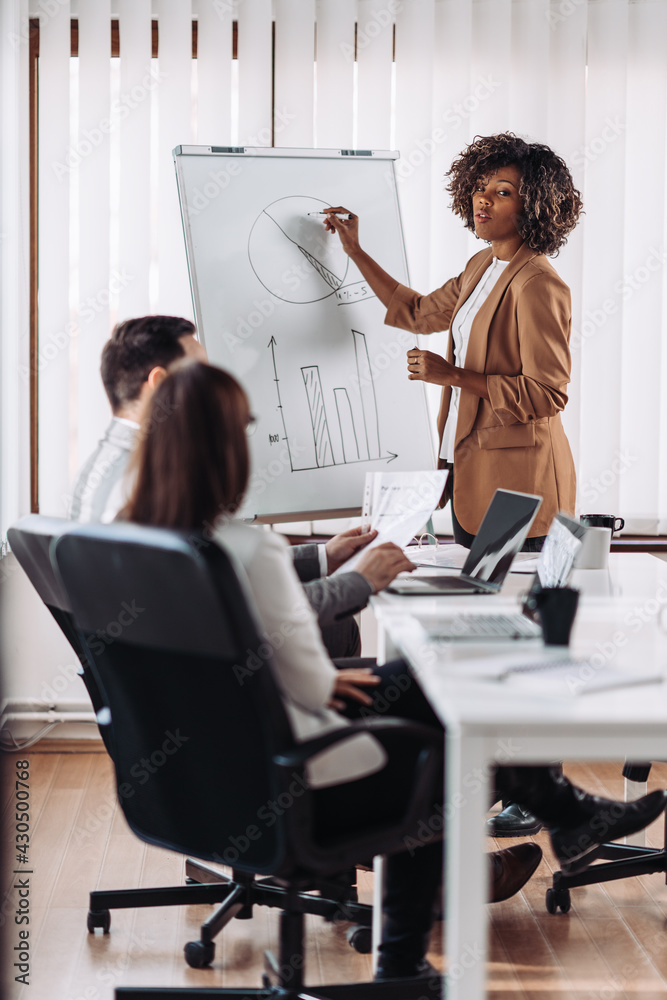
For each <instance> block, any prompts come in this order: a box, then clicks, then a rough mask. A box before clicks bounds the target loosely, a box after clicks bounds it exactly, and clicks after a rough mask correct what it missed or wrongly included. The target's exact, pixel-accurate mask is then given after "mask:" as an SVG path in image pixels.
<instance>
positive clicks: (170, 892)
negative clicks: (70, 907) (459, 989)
mask: <svg viewBox="0 0 667 1000" xmlns="http://www.w3.org/2000/svg"><path fill="white" fill-rule="evenodd" d="M74 527H76V523H75V522H73V521H69V520H66V519H64V518H58V517H46V516H43V515H41V514H28V515H27V516H25V517H23V518H21V520H20V521H17V522H16V524H14V525H12V527H11V528H10V529H9V531H8V532H7V537H8V539H9V543H10V545H11V548H12V552H13V553H14V555H15V557H16V560H17V562H18V563H19V565H20V566H21V568H22V569H23V571H24V572H25V574H26V576H27V577H28V579H29V580H30V582H31V583H32V585H33V587H34V588H35V590H36V591H37V593H38V594H39V596H40V597H41V599H42V601H43V602H44V604H45V605H46V607H47V608H48V609H49V611H50V612H51V614H52V615H53V617H54V618H55V620H56V622H57V623H58V625H59V626H60V628H61V629H62V631H63V633H64V635H65V638H66V639H67V640H68V642H69V643H70V645H71V646H72V648H73V650H74V652H75V653H76V656H77V658H78V660H79V664H80V671H79V672H80V675H81V679H82V681H83V683H84V684H85V686H86V690H87V691H88V695H89V697H90V700H91V702H92V705H93V708H94V710H95V714H96V716H98V715H99V712H100V710H102V709H104V707H105V702H104V699H103V696H102V694H101V692H100V690H99V688H98V685H97V681H96V679H95V676H94V674H93V672H92V671H91V669H90V665H89V658H90V651H89V649H88V643H87V642H86V639H85V638H84V636H83V635H82V634H81V633H80V632H78V631H77V628H76V626H75V624H74V620H73V618H72V611H71V608H70V603H69V598H68V596H67V594H66V592H65V589H64V587H63V586H62V583H61V581H60V580H59V579H58V577H57V575H56V573H55V571H54V568H53V565H52V563H51V559H50V556H49V550H50V547H51V545H52V543H53V540H54V539H55V538H59V537H61V536H62V535H63V534H65V533H66V532H68V531H71V530H72V529H73V528H74ZM98 728H99V731H100V735H101V737H102V739H103V741H104V745H105V747H106V749H107V752H108V753H109V755H111V752H112V751H111V744H110V730H109V726H108V725H101V726H99V727H98ZM232 868H233V865H232ZM355 877H356V871H355V870H354V869H353V870H352V871H350V872H344V873H341V874H339V875H337V876H336V877H333V878H330V879H328V880H326V881H324V880H322V881H320V882H318V883H317V884H316V885H315V888H316V889H317V890H318V891H319V892H320V893H321V894H322V895H324V896H325V897H326V898H327V899H329V900H332V901H336V902H338V903H339V904H340V906H339V907H338V908H337V909H336V908H334V907H333V906H331V905H330V906H329V907H328V908H326V911H325V915H326V916H327V917H328V919H330V920H335V919H338V918H339V917H340V916H341V912H342V910H343V909H344V908H345V907H346V906H347V905H348V904H350V903H356V901H357V895H356V886H355V884H354V883H355ZM185 880H186V885H185V886H175V887H166V886H160V887H157V888H146V889H108V890H94V891H93V892H91V893H90V903H89V910H88V917H87V925H88V930H89V932H90V933H91V934H92V933H94V932H95V930H96V929H100V930H102V931H103V932H104V933H105V934H106V933H108V932H109V929H110V926H111V913H110V911H111V910H114V909H116V910H117V909H126V908H134V907H136V908H144V907H153V906H165V905H168V904H171V905H190V904H194V903H206V902H211V901H213V902H217V901H218V899H217V898H215V899H213V900H211V899H210V898H209V897H210V890H204V891H203V893H202V892H198V887H199V886H201V885H219V884H224V885H228V884H229V882H230V879H229V877H228V876H227V875H225V874H224V873H223V872H221V871H219V870H218V869H217V868H214V867H213V866H212V865H207V864H204V863H203V862H202V861H200V860H199V859H196V858H187V859H186V862H185ZM240 880H245V881H247V880H248V877H247V876H246V875H245V873H243V872H238V873H236V872H235V873H234V879H233V881H234V882H238V881H240ZM271 891H272V890H271V889H267V892H271ZM273 891H274V892H276V893H278V894H279V893H280V890H279V889H274V890H273ZM237 916H238V917H239V919H244V918H245V919H249V918H251V917H252V907H246V908H244V909H243V910H242V911H240V912H239V913H238V914H237ZM371 919H372V911H371V907H369V906H367V907H364V908H363V909H359V912H358V913H357V919H356V922H355V923H354V924H353V925H352V926H351V927H350V930H349V932H348V940H349V942H350V944H351V945H352V946H353V947H354V948H355V949H356V950H357V951H359V952H369V951H370V947H371Z"/></svg>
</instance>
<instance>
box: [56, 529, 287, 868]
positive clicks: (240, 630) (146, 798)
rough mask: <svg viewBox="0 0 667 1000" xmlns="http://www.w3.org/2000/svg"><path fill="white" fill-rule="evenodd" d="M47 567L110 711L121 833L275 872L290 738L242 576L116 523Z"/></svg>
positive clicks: (197, 544) (195, 546)
mask: <svg viewBox="0 0 667 1000" xmlns="http://www.w3.org/2000/svg"><path fill="white" fill-rule="evenodd" d="M53 555H54V558H55V562H56V564H57V567H58V570H59V572H60V575H61V578H62V581H63V583H64V585H65V588H66V590H67V594H68V596H69V599H70V601H71V606H72V611H73V614H74V619H75V621H76V623H77V626H78V628H79V629H80V630H81V631H82V633H83V635H84V636H85V637H86V640H87V644H88V647H89V649H90V651H91V654H92V658H93V663H92V668H93V670H94V672H95V674H96V679H97V682H98V684H99V687H100V690H101V692H102V696H103V698H104V701H105V704H107V705H108V706H109V708H110V712H111V722H110V729H111V743H112V750H111V755H112V757H113V760H114V764H115V767H116V780H117V787H118V794H119V798H120V801H121V805H122V808H123V811H124V813H125V816H126V818H127V820H128V822H129V823H130V826H131V827H132V828H133V830H134V831H135V832H136V833H137V835H138V836H140V837H141V838H142V839H144V840H146V841H148V842H149V843H154V844H159V845H161V846H163V847H167V848H170V849H175V850H179V851H181V852H183V853H188V854H193V855H195V856H198V857H201V858H205V859H209V860H218V861H222V862H225V863H228V864H232V863H233V864H234V867H235V868H244V869H247V870H249V871H259V872H271V871H277V870H279V869H280V867H281V864H282V863H283V860H284V857H285V843H284V827H283V825H282V824H281V822H280V820H279V818H277V815H276V813H275V812H271V802H272V801H273V800H274V799H275V798H276V792H277V785H276V770H275V767H274V766H273V763H272V757H273V755H274V754H275V753H277V752H279V751H280V750H283V749H285V748H287V747H289V746H291V745H292V743H293V737H292V733H291V730H290V727H289V724H288V721H287V718H286V715H285V712H284V709H283V706H282V701H281V698H280V695H279V692H278V689H277V687H276V685H275V682H274V680H273V676H272V673H271V670H270V668H269V662H270V647H269V646H268V644H267V643H266V642H263V641H262V637H261V636H260V634H259V631H258V628H257V626H256V623H255V619H254V616H253V613H252V611H251V604H250V601H249V598H248V592H247V590H246V589H245V588H246V585H245V584H244V583H243V581H242V579H241V577H242V570H241V571H240V570H239V569H238V567H236V568H235V567H233V566H232V564H231V562H230V559H229V558H228V557H227V555H226V554H225V553H224V552H223V551H222V550H221V549H220V548H219V547H218V546H216V545H215V544H213V543H211V542H207V541H205V540H204V539H203V538H201V537H196V536H188V537H186V536H185V535H183V534H180V533H178V532H174V531H167V530H163V529H159V528H147V527H142V526H139V525H134V524H123V523H114V524H110V525H78V526H77V527H75V528H74V529H73V530H71V531H70V532H68V533H67V534H66V535H63V536H62V537H61V538H59V539H57V540H56V542H55V544H54V549H53ZM237 574H240V575H237ZM263 817H264V818H263Z"/></svg>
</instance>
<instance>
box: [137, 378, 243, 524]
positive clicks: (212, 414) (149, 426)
mask: <svg viewBox="0 0 667 1000" xmlns="http://www.w3.org/2000/svg"><path fill="white" fill-rule="evenodd" d="M248 418H249V409H248V399H247V397H246V394H245V392H244V391H243V389H242V388H241V386H240V385H239V383H238V382H237V381H236V379H235V378H233V377H232V376H231V375H229V374H228V373H227V372H224V371H222V369H221V368H214V367H213V366H211V365H205V364H202V363H200V362H198V361H194V362H193V361H185V362H182V363H181V364H179V365H177V366H175V367H174V369H173V370H172V371H171V372H170V373H169V374H168V375H167V376H166V377H165V378H164V379H163V381H162V382H161V383H160V385H159V386H158V387H157V389H156V390H155V392H154V394H153V396H152V398H151V401H150V404H149V407H148V412H147V413H146V417H145V419H144V423H143V425H142V433H141V435H140V441H139V446H138V448H137V451H136V452H135V455H134V456H133V466H134V469H135V470H136V482H135V486H134V489H133V492H132V496H131V497H130V500H129V502H128V504H127V506H126V507H125V509H124V510H123V512H122V515H121V516H122V517H123V518H125V519H127V520H129V521H136V522H137V523H139V524H152V525H156V526H158V527H163V528H176V529H178V530H181V531H190V530H196V531H201V530H203V529H204V528H208V527H210V525H212V524H213V523H214V522H215V520H216V519H217V518H218V517H219V516H220V515H221V514H225V513H226V514H233V513H234V512H235V511H236V510H237V509H238V507H239V505H240V503H241V500H242V499H243V494H244V492H245V489H246V486H247V484H248V473H249V457H248V443H247V439H246V432H245V428H246V424H247V422H248Z"/></svg>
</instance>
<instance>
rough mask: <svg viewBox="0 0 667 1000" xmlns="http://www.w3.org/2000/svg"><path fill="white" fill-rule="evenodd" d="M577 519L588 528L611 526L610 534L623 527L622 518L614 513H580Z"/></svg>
mask: <svg viewBox="0 0 667 1000" xmlns="http://www.w3.org/2000/svg"><path fill="white" fill-rule="evenodd" d="M579 520H580V521H581V523H582V524H585V525H586V526H587V527H588V528H611V531H612V534H613V533H614V532H615V531H622V529H623V528H624V527H625V521H624V520H623V518H622V517H615V515H614V514H582V515H581V517H580V518H579Z"/></svg>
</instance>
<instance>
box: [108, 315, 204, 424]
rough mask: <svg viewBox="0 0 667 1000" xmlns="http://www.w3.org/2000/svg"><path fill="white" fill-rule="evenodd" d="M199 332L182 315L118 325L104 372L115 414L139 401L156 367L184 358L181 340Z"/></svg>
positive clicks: (140, 319)
mask: <svg viewBox="0 0 667 1000" xmlns="http://www.w3.org/2000/svg"><path fill="white" fill-rule="evenodd" d="M194 332H195V326H194V323H191V322H190V320H189V319H181V318H180V317H179V316H141V317H140V318H139V319H126V320H125V321H124V322H123V323H118V324H117V325H116V326H115V327H114V330H113V333H112V334H111V338H110V339H109V340H107V342H106V344H105V345H104V349H103V351H102V364H101V366H100V371H101V374H102V382H103V383H104V388H105V390H106V394H107V396H108V397H109V402H110V403H111V409H112V410H113V412H114V413H117V412H118V410H120V408H121V407H122V406H123V405H124V404H125V403H130V402H131V401H132V400H134V399H138V398H139V393H140V392H141V387H142V385H143V384H144V382H145V381H146V379H147V378H148V376H149V374H150V373H151V371H152V370H153V368H157V367H162V368H167V367H168V366H169V365H170V364H172V363H173V362H174V361H176V360H177V359H178V358H182V357H183V355H184V353H185V352H184V350H183V345H182V344H181V342H180V339H181V337H187V336H189V335H191V334H193V333H194Z"/></svg>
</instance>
